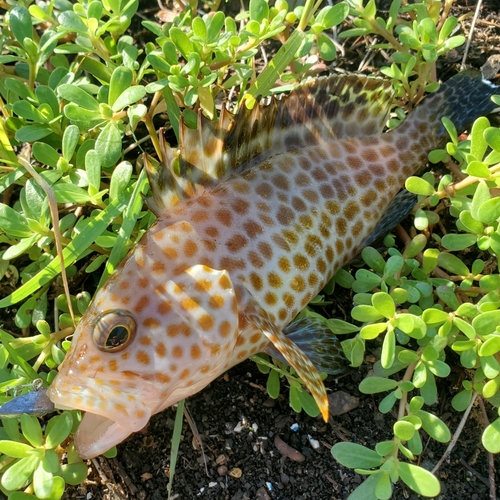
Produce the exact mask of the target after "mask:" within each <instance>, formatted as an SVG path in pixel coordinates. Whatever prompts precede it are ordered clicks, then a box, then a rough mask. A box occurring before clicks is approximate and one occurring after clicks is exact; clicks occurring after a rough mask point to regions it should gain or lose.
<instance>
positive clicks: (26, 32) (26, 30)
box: [9, 6, 33, 47]
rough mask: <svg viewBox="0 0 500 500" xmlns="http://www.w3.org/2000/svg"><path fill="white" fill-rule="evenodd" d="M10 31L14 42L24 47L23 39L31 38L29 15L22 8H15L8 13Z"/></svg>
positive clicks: (26, 10)
mask: <svg viewBox="0 0 500 500" xmlns="http://www.w3.org/2000/svg"><path fill="white" fill-rule="evenodd" d="M9 18H10V29H11V31H12V34H13V35H14V37H15V38H16V40H17V41H18V42H19V43H20V44H21V45H22V46H23V47H24V39H25V38H28V39H30V40H31V39H32V38H33V26H32V24H31V15H30V13H29V11H28V9H27V8H26V7H24V6H16V7H14V8H13V9H11V10H10V12H9Z"/></svg>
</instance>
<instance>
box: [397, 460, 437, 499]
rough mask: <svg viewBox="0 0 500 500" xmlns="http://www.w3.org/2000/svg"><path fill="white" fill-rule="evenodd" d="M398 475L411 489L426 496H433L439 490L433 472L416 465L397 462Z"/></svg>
mask: <svg viewBox="0 0 500 500" xmlns="http://www.w3.org/2000/svg"><path fill="white" fill-rule="evenodd" d="M398 472H399V477H400V478H401V479H402V480H403V482H404V483H405V484H406V485H407V486H408V487H409V488H411V489H412V490H413V491H415V492H417V493H419V494H420V495H423V496H426V497H435V496H437V495H439V492H440V491H441V485H440V484H439V481H438V479H437V478H436V476H435V475H434V474H432V473H431V472H429V471H428V470H426V469H424V468H422V467H419V466H418V465H413V464H408V463H406V462H399V465H398Z"/></svg>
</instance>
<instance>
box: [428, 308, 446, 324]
mask: <svg viewBox="0 0 500 500" xmlns="http://www.w3.org/2000/svg"><path fill="white" fill-rule="evenodd" d="M449 317H450V316H449V314H448V313H446V312H444V311H441V310H440V309H435V308H430V309H426V310H425V311H424V312H423V314H422V319H423V320H424V321H425V323H426V324H428V325H440V324H441V323H443V322H445V321H447V320H448V319H449Z"/></svg>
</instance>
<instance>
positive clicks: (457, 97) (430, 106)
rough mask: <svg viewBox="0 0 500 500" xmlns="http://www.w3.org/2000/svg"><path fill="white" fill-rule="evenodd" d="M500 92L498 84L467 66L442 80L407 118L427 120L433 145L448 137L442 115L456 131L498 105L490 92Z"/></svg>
mask: <svg viewBox="0 0 500 500" xmlns="http://www.w3.org/2000/svg"><path fill="white" fill-rule="evenodd" d="M494 94H500V87H498V86H496V85H493V84H492V83H491V82H489V81H488V80H485V79H484V78H483V77H482V75H481V73H480V72H479V71H474V70H468V71H463V72H461V73H459V74H458V75H455V76H454V77H452V78H450V79H449V80H448V81H446V82H445V83H443V84H442V85H441V87H440V89H439V90H438V91H437V92H436V93H434V94H431V95H429V96H428V97H426V98H425V99H424V101H423V102H422V104H420V105H419V106H418V107H417V108H416V110H415V111H414V112H413V113H412V115H410V116H409V117H408V119H410V120H411V119H412V118H416V119H418V120H424V121H426V122H427V123H428V124H429V125H430V127H431V133H432V134H433V135H434V137H435V139H436V146H437V145H440V144H441V143H442V142H443V141H445V140H446V139H447V138H448V133H447V132H446V130H445V128H444V126H443V124H442V122H441V119H442V118H443V117H447V118H449V119H450V120H451V121H452V122H453V124H454V125H455V127H456V129H457V130H458V131H459V132H463V131H464V130H465V129H467V128H468V127H469V126H470V125H471V124H472V123H473V122H474V120H475V119H476V118H479V117H480V116H483V115H487V114H488V113H491V112H492V111H494V110H495V109H496V108H497V107H498V106H497V105H496V104H495V103H494V102H493V101H492V100H491V96H492V95H494Z"/></svg>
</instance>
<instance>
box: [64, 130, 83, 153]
mask: <svg viewBox="0 0 500 500" xmlns="http://www.w3.org/2000/svg"><path fill="white" fill-rule="evenodd" d="M79 140H80V130H78V127H77V126H76V125H68V126H67V127H66V129H65V130H64V135H63V140H62V154H63V158H64V159H65V160H66V161H68V162H69V161H71V158H72V157H73V154H74V152H75V150H76V146H77V145H78V141H79Z"/></svg>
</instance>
